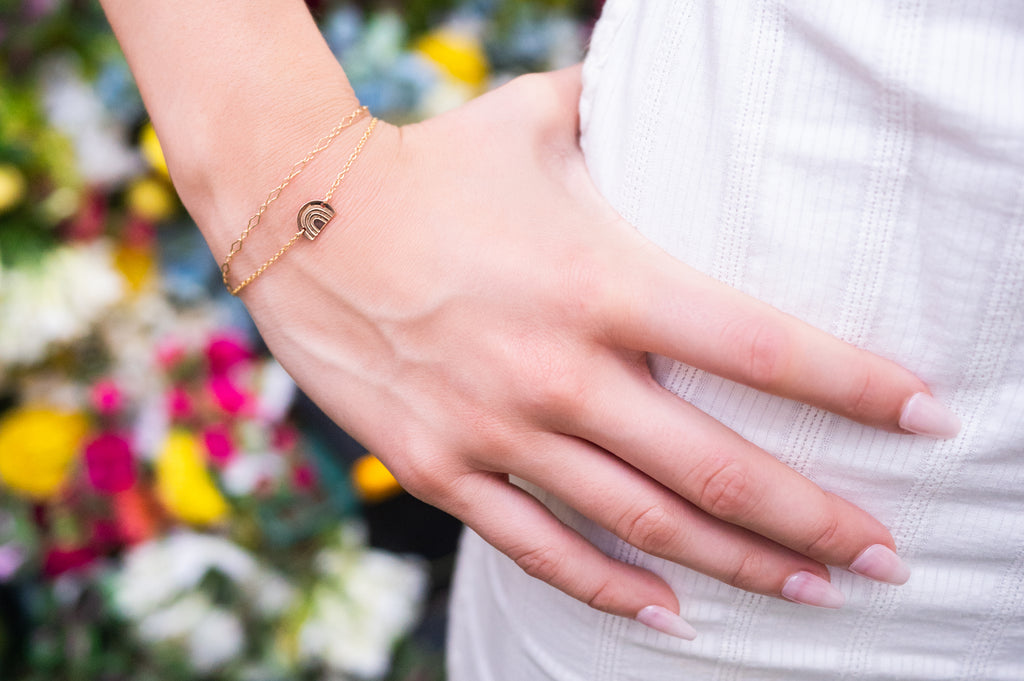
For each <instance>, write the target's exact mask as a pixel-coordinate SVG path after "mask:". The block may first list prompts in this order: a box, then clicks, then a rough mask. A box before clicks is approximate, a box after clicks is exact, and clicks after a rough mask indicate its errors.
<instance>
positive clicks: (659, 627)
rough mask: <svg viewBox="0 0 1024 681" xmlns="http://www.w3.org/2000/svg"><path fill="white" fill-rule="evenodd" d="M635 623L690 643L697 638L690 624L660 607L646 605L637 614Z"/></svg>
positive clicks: (695, 631)
mask: <svg viewBox="0 0 1024 681" xmlns="http://www.w3.org/2000/svg"><path fill="white" fill-rule="evenodd" d="M636 621H637V622H639V623H640V624H643V625H645V626H648V627H650V628H651V629H655V630H656V631H660V632H661V633H663V634H668V635H669V636H675V637H676V638H681V639H683V640H684V641H692V640H693V639H695V638H697V630H696V629H694V628H693V625H692V624H690V623H689V622H687V621H686V620H684V619H683V618H682V617H680V616H679V615H677V614H675V613H674V612H672V611H671V610H666V609H665V608H663V607H661V606H660V605H648V606H647V607H646V608H644V609H643V610H641V611H640V612H638V613H637V615H636Z"/></svg>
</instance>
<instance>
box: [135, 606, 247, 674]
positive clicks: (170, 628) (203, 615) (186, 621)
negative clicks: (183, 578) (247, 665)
mask: <svg viewBox="0 0 1024 681" xmlns="http://www.w3.org/2000/svg"><path fill="white" fill-rule="evenodd" d="M136 631H137V632H138V636H139V638H140V639H142V640H143V641H145V642H147V643H155V644H161V643H174V644H178V645H180V646H182V647H183V648H184V649H185V651H186V652H187V653H188V657H189V661H190V662H191V663H192V667H193V668H194V669H195V670H196V671H199V672H202V673H207V672H211V671H214V670H215V669H217V668H218V667H221V666H223V665H224V664H226V663H228V662H230V661H232V660H233V659H235V658H236V657H237V656H238V655H240V654H241V652H242V649H243V645H244V642H245V638H244V633H243V631H242V624H241V622H239V621H238V618H237V617H235V616H234V615H233V614H232V613H230V612H228V611H226V610H224V609H223V608H218V607H216V606H214V605H213V603H211V602H210V599H209V598H207V596H205V595H204V594H201V593H198V592H196V593H191V594H189V595H187V596H184V597H182V598H180V599H179V600H177V601H175V602H173V603H171V604H169V605H167V606H166V607H164V608H162V609H160V610H156V611H154V612H151V613H149V614H147V615H145V616H144V617H142V618H141V619H140V620H139V621H138V623H137V626H136Z"/></svg>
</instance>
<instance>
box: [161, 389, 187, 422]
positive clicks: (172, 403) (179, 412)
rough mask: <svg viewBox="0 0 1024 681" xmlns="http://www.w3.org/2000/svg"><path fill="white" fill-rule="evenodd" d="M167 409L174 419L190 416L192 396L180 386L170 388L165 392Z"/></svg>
mask: <svg viewBox="0 0 1024 681" xmlns="http://www.w3.org/2000/svg"><path fill="white" fill-rule="evenodd" d="M167 411H168V412H170V415H171V418H172V419H173V420H175V421H184V420H185V419H188V418H189V417H191V416H192V412H193V408H192V397H191V396H190V395H189V394H188V391H186V390H185V389H184V388H182V387H181V386H175V387H174V388H171V391H170V392H169V393H167Z"/></svg>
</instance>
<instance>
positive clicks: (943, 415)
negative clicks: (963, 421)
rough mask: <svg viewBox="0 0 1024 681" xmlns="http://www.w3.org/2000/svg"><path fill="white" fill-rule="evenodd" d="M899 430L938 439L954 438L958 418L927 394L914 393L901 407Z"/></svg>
mask: <svg viewBox="0 0 1024 681" xmlns="http://www.w3.org/2000/svg"><path fill="white" fill-rule="evenodd" d="M900 428H902V429H903V430H909V431H910V432H911V433H917V434H918V435H927V436H928V437H934V438H939V439H946V438H951V437H956V434H957V433H959V432H960V417H959V416H957V415H956V414H954V413H953V412H951V411H950V410H949V407H947V406H946V405H944V404H943V403H942V402H939V401H938V400H937V399H935V398H934V397H932V396H931V395H929V394H928V393H915V394H914V395H911V396H910V399H908V400H907V401H906V403H905V404H904V405H903V411H902V412H901V413H900Z"/></svg>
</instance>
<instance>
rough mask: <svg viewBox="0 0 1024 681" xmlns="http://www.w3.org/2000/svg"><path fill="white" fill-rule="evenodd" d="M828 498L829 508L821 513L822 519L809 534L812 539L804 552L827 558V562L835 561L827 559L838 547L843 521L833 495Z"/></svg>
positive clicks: (813, 556) (812, 555)
mask: <svg viewBox="0 0 1024 681" xmlns="http://www.w3.org/2000/svg"><path fill="white" fill-rule="evenodd" d="M826 498H827V499H829V508H828V510H827V511H826V512H825V513H823V514H821V515H820V518H821V520H820V521H819V522H818V524H817V525H816V526H815V527H814V530H813V531H812V532H811V534H810V535H809V536H810V537H811V539H810V541H808V542H807V543H806V545H805V547H804V551H803V553H804V554H805V555H808V556H810V557H812V558H815V557H818V556H821V557H824V558H826V561H825V562H834V561H829V560H827V557H828V556H831V555H833V554H834V553H835V551H836V549H837V548H838V543H839V530H840V527H841V525H842V523H841V522H840V517H839V512H838V511H837V510H836V508H835V502H834V501H833V500H832V497H826Z"/></svg>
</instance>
